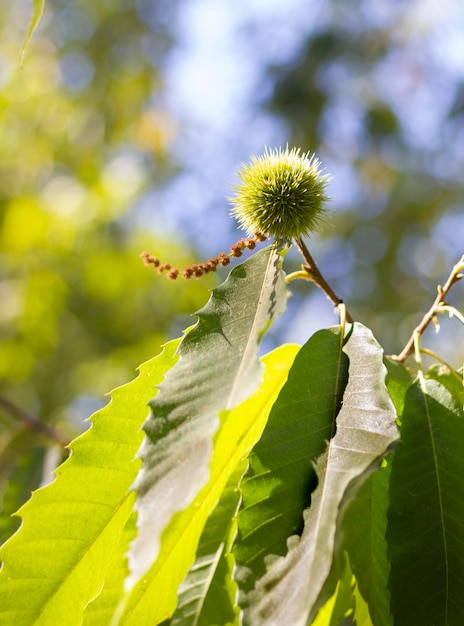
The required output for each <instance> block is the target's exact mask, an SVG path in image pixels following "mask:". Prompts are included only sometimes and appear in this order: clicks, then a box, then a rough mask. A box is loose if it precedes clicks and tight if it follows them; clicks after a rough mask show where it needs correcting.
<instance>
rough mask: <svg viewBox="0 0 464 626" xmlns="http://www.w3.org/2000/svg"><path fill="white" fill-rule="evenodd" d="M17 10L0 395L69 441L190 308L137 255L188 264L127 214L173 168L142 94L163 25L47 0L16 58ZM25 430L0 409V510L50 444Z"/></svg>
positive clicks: (11, 41) (183, 289)
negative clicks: (13, 478) (157, 27)
mask: <svg viewBox="0 0 464 626" xmlns="http://www.w3.org/2000/svg"><path fill="white" fill-rule="evenodd" d="M156 10H161V7H158V8H157V9H156V8H153V9H152V13H153V17H154V13H155V11H156ZM30 12H31V5H30V4H29V3H26V2H19V3H16V2H15V3H2V4H1V7H0V33H1V35H0V84H1V94H0V136H1V141H0V302H1V306H0V395H1V396H3V397H6V398H8V399H9V400H10V401H12V402H13V403H15V404H16V405H17V406H18V407H19V408H21V409H22V410H24V411H25V412H27V413H28V414H29V415H30V416H32V417H33V418H35V419H37V420H40V421H42V422H46V423H48V424H52V425H54V427H55V428H57V429H58V430H59V431H61V432H62V433H63V437H64V439H68V440H69V439H71V438H72V437H73V436H75V435H76V434H78V433H79V432H81V431H82V429H83V428H84V424H83V422H82V419H83V418H85V417H87V416H88V415H89V414H90V413H91V412H92V409H93V408H96V406H98V405H99V404H101V402H102V400H101V399H102V396H103V395H104V394H105V393H106V392H108V391H109V390H110V389H111V388H113V387H114V386H116V385H119V384H122V383H123V382H127V381H128V380H130V379H131V378H133V377H134V376H135V368H136V367H137V365H138V364H139V363H141V362H143V361H144V360H146V359H148V358H149V357H152V356H153V355H154V354H156V353H157V352H158V351H159V349H160V345H161V344H162V343H163V341H164V339H165V337H166V334H167V333H169V330H170V329H171V328H172V323H173V319H174V318H175V317H176V316H178V315H179V314H182V313H184V314H190V313H191V312H193V311H194V310H196V309H197V308H199V306H201V305H202V303H203V302H204V300H205V297H206V295H205V292H206V290H207V287H208V281H206V284H205V282H203V283H196V282H195V281H192V282H190V283H186V282H180V281H179V284H177V285H176V287H175V288H173V285H172V283H169V282H168V281H167V280H165V279H164V278H161V277H157V276H156V275H155V274H154V273H153V271H152V270H150V269H147V268H145V267H144V266H143V264H142V262H141V260H140V258H139V255H140V252H141V251H142V250H143V249H148V250H150V251H156V253H157V254H159V255H160V256H161V258H163V259H164V260H166V261H167V260H170V261H171V262H173V263H176V264H178V265H179V266H182V265H185V264H188V263H191V262H192V261H193V260H194V258H195V257H194V256H193V255H192V251H191V250H189V249H188V246H181V243H180V242H178V243H176V242H175V241H174V240H173V237H172V235H170V234H169V233H168V232H167V231H165V230H164V231H163V230H162V228H160V229H159V232H160V234H159V235H158V236H156V235H154V234H153V232H155V228H154V225H155V224H156V223H158V225H160V226H162V219H160V215H159V213H158V215H157V211H159V208H157V207H153V228H152V230H151V232H150V231H149V230H147V229H146V228H144V227H143V225H141V224H139V223H138V222H137V220H136V219H135V218H134V210H133V208H134V205H135V204H136V202H137V199H138V198H139V197H140V194H141V193H142V192H143V191H144V189H145V188H146V187H147V185H149V184H152V183H153V181H156V180H157V179H159V178H160V177H165V176H168V175H169V174H170V173H171V172H172V171H173V168H172V164H171V163H170V161H169V158H168V157H167V151H168V148H169V145H170V142H171V141H172V139H173V138H174V136H175V132H176V123H175V120H174V119H172V117H171V115H170V114H169V112H168V111H166V110H163V109H162V108H160V107H159V106H156V105H155V104H154V100H153V98H154V94H156V93H157V92H158V91H159V90H160V89H161V83H160V76H159V72H158V71H157V69H156V64H157V63H159V64H161V63H162V60H163V55H164V54H165V52H166V50H167V49H168V48H169V44H170V40H169V37H168V34H167V33H166V32H165V31H164V32H160V33H154V32H153V30H151V29H150V28H149V26H148V25H147V23H146V22H145V21H144V20H143V19H142V17H141V15H140V11H138V10H137V7H136V6H135V4H134V3H133V2H125V1H119V2H106V1H104V0H100V1H97V2H95V1H93V0H92V1H91V0H88V1H87V0H77V1H75V2H72V3H69V2H65V1H64V0H63V1H60V0H55V1H53V0H49V1H48V2H47V5H46V11H45V15H44V17H43V19H42V21H41V22H40V24H39V27H38V29H37V31H36V32H35V34H34V37H33V38H32V41H31V43H30V45H29V47H28V49H27V50H26V53H25V56H24V61H23V66H20V55H21V48H22V45H23V41H24V37H25V34H26V31H27V26H28V23H29V19H30ZM155 44H156V45H155ZM209 284H211V282H210V281H209ZM30 426H31V423H30V421H29V422H28V421H27V419H26V420H21V419H18V415H12V414H11V412H9V411H7V410H6V409H5V408H4V407H2V408H1V409H0V457H1V458H2V462H1V463H0V492H1V490H2V489H3V490H4V500H3V506H4V512H5V514H6V513H11V509H12V508H15V507H12V506H10V505H9V504H8V503H9V502H11V494H9V493H8V483H7V479H8V477H9V476H10V475H11V473H12V472H16V475H17V476H18V475H20V474H21V473H22V474H21V475H24V476H26V474H27V473H28V471H29V474H28V475H29V477H30V479H27V480H26V479H25V480H24V481H23V482H24V489H25V494H24V497H26V496H27V490H28V489H29V488H34V487H37V486H38V484H40V481H41V480H42V477H41V472H40V471H37V468H38V466H40V462H39V463H37V459H38V458H42V457H43V454H42V453H41V450H42V446H43V445H44V444H49V443H50V442H47V441H46V438H45V437H44V436H43V435H40V433H38V432H36V431H35V430H34V429H31V428H30ZM49 469H50V468H49V467H47V471H45V470H44V474H45V475H47V476H48V471H49ZM23 499H24V498H23ZM15 501H16V504H18V503H21V501H22V497H21V496H20V495H19V494H16V495H15ZM0 508H1V507H0ZM8 525H9V524H7V526H8Z"/></svg>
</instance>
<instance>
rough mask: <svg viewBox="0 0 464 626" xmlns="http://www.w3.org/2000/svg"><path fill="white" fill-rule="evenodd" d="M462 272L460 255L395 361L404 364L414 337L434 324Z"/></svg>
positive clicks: (463, 268) (412, 346)
mask: <svg viewBox="0 0 464 626" xmlns="http://www.w3.org/2000/svg"><path fill="white" fill-rule="evenodd" d="M463 270H464V255H462V257H461V259H460V260H459V261H458V262H457V263H456V265H455V266H454V267H453V269H452V270H451V273H450V275H449V276H448V280H447V281H446V283H445V284H444V286H443V287H441V286H440V285H438V287H437V291H438V293H437V297H436V298H435V301H434V303H433V304H432V306H431V307H430V309H429V310H428V311H427V313H426V314H425V315H424V317H423V318H422V321H421V323H420V324H419V325H418V326H416V328H415V329H414V331H413V333H412V335H411V337H410V338H409V341H408V343H407V344H406V345H405V347H404V348H403V350H402V352H401V353H400V354H399V355H398V356H397V357H395V360H396V361H400V362H404V361H406V359H407V358H408V356H409V355H410V354H412V353H413V352H414V335H418V334H419V335H422V333H423V332H424V330H425V329H426V328H427V326H428V325H429V324H430V322H435V320H436V316H437V314H438V313H440V306H441V305H443V304H445V298H446V295H447V294H448V292H449V290H450V289H451V287H452V286H453V285H454V284H455V283H457V282H458V280H460V279H461V278H462V276H463V275H462V274H461V273H460V272H462V271H463Z"/></svg>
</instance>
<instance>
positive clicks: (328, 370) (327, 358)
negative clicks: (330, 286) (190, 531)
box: [234, 327, 348, 591]
mask: <svg viewBox="0 0 464 626" xmlns="http://www.w3.org/2000/svg"><path fill="white" fill-rule="evenodd" d="M347 376H348V358H347V356H346V355H345V354H344V353H343V352H342V339H341V337H340V328H339V327H335V328H332V329H330V330H321V331H319V332H317V333H315V334H314V335H313V336H312V337H311V338H310V339H309V341H307V342H306V344H305V345H304V346H303V347H302V348H301V349H300V351H299V353H298V354H297V356H296V358H295V361H294V363H293V366H292V368H291V370H290V372H289V376H288V379H287V382H286V383H285V385H284V387H283V389H282V391H281V392H280V394H279V397H278V399H277V402H276V403H275V404H274V406H273V407H272V411H271V414H270V416H269V420H268V422H267V424H266V428H265V430H264V432H263V435H262V437H261V439H260V440H259V442H258V443H257V444H256V446H255V447H254V449H253V452H252V454H251V455H250V459H249V468H248V470H247V472H246V474H245V477H244V479H243V481H242V484H241V486H240V489H241V492H242V506H241V511H240V514H239V519H238V533H237V538H236V541H235V545H234V555H235V558H236V560H237V565H238V570H237V580H238V582H239V585H240V587H241V589H242V590H244V591H249V590H250V589H251V588H253V586H254V583H255V582H256V580H257V579H259V578H261V576H262V575H263V574H264V573H265V571H266V566H265V559H266V557H267V556H268V555H269V554H273V555H284V554H285V553H286V546H287V544H286V542H287V539H288V537H289V536H290V535H294V534H295V533H298V532H301V530H302V527H303V511H304V509H306V508H307V507H308V506H309V503H310V498H311V491H312V490H313V489H314V488H315V486H316V482H317V479H316V474H315V471H314V467H313V462H314V461H315V460H316V459H317V458H318V456H320V455H321V454H322V453H323V451H324V450H325V448H326V446H327V441H328V440H329V439H330V438H331V436H332V435H333V433H334V431H335V418H336V415H337V413H338V410H339V408H340V403H341V399H342V395H343V391H344V389H345V385H346V381H347Z"/></svg>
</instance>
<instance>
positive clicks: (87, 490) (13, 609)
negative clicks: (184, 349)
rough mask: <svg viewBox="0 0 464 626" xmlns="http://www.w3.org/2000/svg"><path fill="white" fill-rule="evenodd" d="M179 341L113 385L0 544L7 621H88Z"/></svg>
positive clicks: (1, 609)
mask: <svg viewBox="0 0 464 626" xmlns="http://www.w3.org/2000/svg"><path fill="white" fill-rule="evenodd" d="M178 343H179V342H178V341H172V342H170V343H169V344H167V345H166V347H165V350H164V352H163V353H162V354H161V355H160V356H159V357H157V358H155V359H152V360H151V361H148V362H147V363H145V364H143V365H142V366H141V367H140V374H139V376H138V378H136V379H135V380H134V381H132V382H131V383H128V384H127V385H124V386H123V387H119V388H118V389H115V390H114V391H113V392H112V397H111V402H110V403H109V404H108V405H107V406H106V407H105V408H104V409H102V410H101V411H98V412H97V413H96V414H95V415H94V416H93V418H92V427H91V428H90V429H89V430H88V431H87V432H86V433H84V434H83V435H82V436H80V437H78V438H77V439H76V440H75V441H74V442H73V443H72V444H71V445H70V447H71V450H72V454H71V457H70V458H69V459H68V460H67V461H66V462H65V463H64V464H63V465H62V466H61V467H59V468H58V469H57V470H56V479H55V481H54V482H53V483H51V484H50V485H48V486H47V487H45V488H43V489H39V490H38V491H36V492H35V493H34V494H33V496H32V498H31V500H30V501H29V502H27V503H26V505H24V506H23V507H22V508H21V509H20V510H19V512H18V513H19V515H21V517H22V519H23V523H22V525H21V527H20V529H19V530H18V532H17V533H16V534H15V535H14V536H13V537H12V538H11V539H10V540H9V541H7V542H6V543H5V544H4V546H3V547H2V548H1V551H0V556H1V558H2V559H3V561H4V564H3V569H2V570H1V571H0V623H1V624H12V623H14V624H15V625H16V626H30V625H31V624H66V625H67V626H73V625H74V624H75V625H76V626H77V625H78V624H81V623H82V614H83V610H84V608H85V606H86V605H87V604H88V603H89V602H90V601H91V600H93V599H94V598H95V597H96V596H97V595H98V594H99V593H100V591H101V589H102V586H103V583H104V580H105V573H106V570H107V568H108V565H109V563H110V561H111V558H112V555H113V552H114V550H115V549H116V547H117V546H118V544H119V542H120V539H121V534H122V532H123V530H124V528H125V526H126V523H127V520H128V518H129V516H130V514H131V512H132V509H133V501H134V499H135V498H134V494H133V493H131V492H130V486H131V484H132V482H133V480H134V478H135V476H136V474H137V470H138V467H139V462H138V461H135V460H134V457H135V454H136V452H137V448H138V447H139V445H140V441H141V439H142V432H141V426H142V424H143V421H144V419H145V418H146V414H147V403H148V401H149V399H150V398H151V397H152V396H153V393H154V391H155V385H156V384H157V383H159V382H161V380H162V378H163V376H164V374H165V372H166V370H167V369H169V367H171V366H172V365H173V364H174V363H175V360H176V357H175V356H174V352H175V349H176V347H177V345H178Z"/></svg>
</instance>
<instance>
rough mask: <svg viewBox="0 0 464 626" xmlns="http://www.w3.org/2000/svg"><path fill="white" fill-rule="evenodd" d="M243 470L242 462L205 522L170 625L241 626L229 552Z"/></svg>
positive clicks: (243, 462)
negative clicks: (237, 625) (235, 625)
mask: <svg viewBox="0 0 464 626" xmlns="http://www.w3.org/2000/svg"><path fill="white" fill-rule="evenodd" d="M244 469H245V461H244V460H243V461H242V463H239V465H238V466H237V469H236V470H235V472H234V473H233V474H232V476H231V478H230V480H229V483H228V484H227V486H226V488H225V489H224V492H223V494H222V496H221V499H220V500H219V502H218V505H217V506H216V508H215V509H214V511H213V513H212V514H211V516H210V518H209V519H208V521H207V523H206V526H205V529H204V531H203V533H202V536H201V539H200V542H199V544H198V549H197V554H196V559H195V563H194V564H193V565H192V567H191V568H190V571H189V573H188V575H187V577H186V579H185V580H184V582H183V583H182V585H181V586H180V588H179V602H178V605H177V609H176V611H175V613H174V615H173V617H172V620H171V621H170V622H169V624H170V626H211V624H224V625H226V624H238V620H239V610H238V606H237V605H236V594H237V585H236V584H235V582H234V581H233V578H232V571H233V564H234V563H233V558H232V557H231V555H230V554H228V552H229V551H230V546H231V541H232V539H233V536H234V534H235V528H236V517H235V516H236V513H237V507H238V503H239V500H240V492H239V490H238V489H237V485H238V483H239V480H240V477H241V475H242V474H243V471H244Z"/></svg>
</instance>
